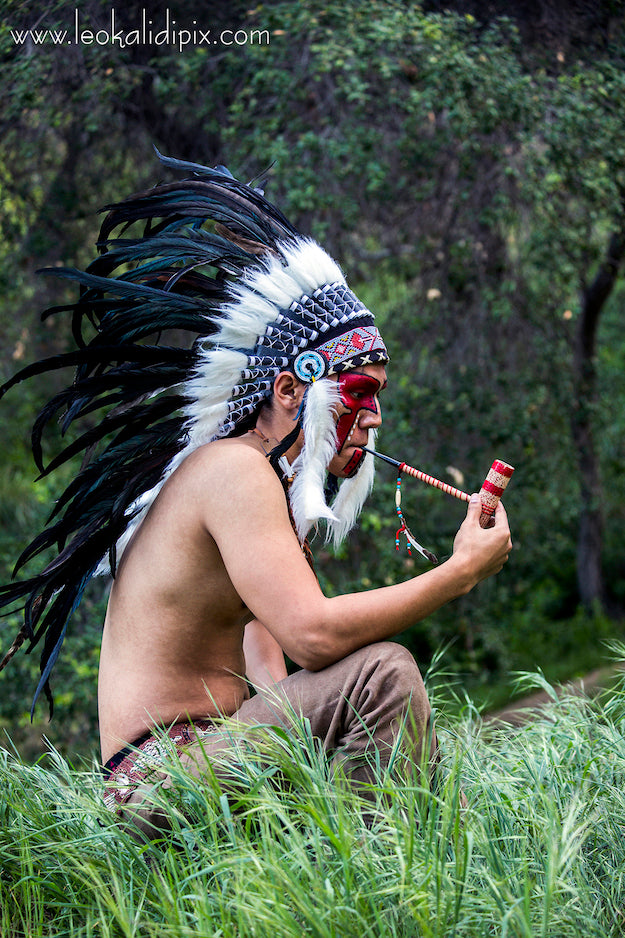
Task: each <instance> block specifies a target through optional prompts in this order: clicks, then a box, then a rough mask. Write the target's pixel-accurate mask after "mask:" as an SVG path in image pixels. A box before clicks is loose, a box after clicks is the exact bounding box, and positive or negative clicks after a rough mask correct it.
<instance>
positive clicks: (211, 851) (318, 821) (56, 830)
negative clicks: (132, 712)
mask: <svg viewBox="0 0 625 938" xmlns="http://www.w3.org/2000/svg"><path fill="white" fill-rule="evenodd" d="M525 683H526V684H527V685H529V684H532V685H536V684H539V685H541V686H543V687H544V689H547V691H548V693H550V695H551V698H552V699H551V701H550V703H549V704H548V706H547V707H546V708H545V709H544V711H543V712H542V713H541V714H540V715H534V716H533V717H532V718H531V719H529V720H528V721H527V722H526V723H525V724H524V725H523V726H522V727H521V728H518V729H511V728H510V727H509V726H508V727H506V726H502V725H489V724H485V723H483V722H482V720H481V718H480V716H479V714H478V713H477V712H476V711H475V709H474V708H473V707H472V705H471V704H470V703H467V705H466V706H465V708H464V712H463V713H462V715H461V717H460V718H454V720H453V722H450V723H449V725H447V726H441V724H442V723H444V719H441V720H439V737H440V747H441V753H442V764H441V768H440V781H439V786H438V788H437V790H436V791H433V792H430V791H425V790H423V789H422V788H421V787H420V786H419V785H418V784H417V783H416V782H415V781H414V780H411V779H408V780H406V779H405V778H404V779H398V778H396V777H393V774H392V773H383V772H380V773H379V778H378V780H377V784H376V786H375V790H374V792H373V795H374V801H373V805H372V806H371V805H370V806H368V807H366V810H365V812H364V813H365V815H367V817H366V822H365V819H364V818H363V810H362V809H363V807H364V804H363V802H362V801H361V800H360V799H359V798H358V796H357V795H355V794H354V793H353V792H351V791H350V789H349V786H348V785H346V784H345V783H344V782H341V780H340V779H336V778H334V777H333V776H332V774H331V772H330V770H329V768H328V766H327V764H326V761H325V759H324V757H323V755H322V754H321V753H320V752H319V750H318V747H317V746H316V745H315V742H314V740H312V739H311V738H310V734H309V733H308V728H307V726H306V723H305V722H303V723H302V724H301V726H300V727H299V728H298V731H297V732H292V733H286V732H282V731H277V732H276V733H275V734H274V735H273V736H272V738H271V739H270V740H269V741H268V742H266V743H265V744H264V751H263V752H260V751H259V750H253V749H250V751H249V753H248V758H247V759H246V762H245V768H244V769H242V770H241V771H242V772H244V775H245V777H244V778H243V779H242V781H244V783H245V784H244V787H243V789H242V791H241V794H240V795H238V796H237V797H236V798H231V799H230V801H228V800H227V799H226V798H225V797H220V794H219V791H218V789H216V788H215V787H214V786H211V785H208V786H207V787H206V788H203V789H202V788H198V786H197V784H196V783H195V782H194V781H193V779H191V778H190V777H188V776H185V775H184V773H182V772H180V771H179V773H178V786H177V789H178V790H177V794H176V795H175V796H173V795H172V796H171V797H170V799H169V801H168V810H169V811H170V814H171V818H172V826H173V831H172V834H171V835H170V836H169V837H168V838H167V841H166V842H165V843H164V844H162V845H160V846H154V845H150V846H141V845H139V844H137V843H136V842H135V841H134V840H133V839H132V837H131V836H130V835H129V834H128V833H127V832H126V831H124V830H122V829H120V828H119V827H118V826H117V824H116V823H115V821H114V820H113V819H112V818H111V816H110V815H109V814H108V813H107V812H106V810H105V809H104V808H103V807H102V805H101V803H100V794H101V779H100V778H99V776H98V773H97V769H96V768H95V767H94V768H93V769H92V768H90V767H87V768H82V769H75V768H71V767H70V766H69V765H68V763H67V762H66V761H65V760H64V759H63V758H61V757H60V756H59V755H58V754H57V753H55V752H54V751H52V752H51V753H50V755H49V756H47V757H46V758H45V760H43V761H41V762H40V763H39V764H38V765H35V766H30V765H26V764H24V763H23V762H22V761H21V760H20V759H19V758H18V757H17V755H15V754H14V755H11V754H8V753H6V752H5V753H0V759H1V762H0V779H1V792H0V934H2V936H3V938H18V936H20V938H21V936H29V938H30V936H54V938H59V936H65V935H68V936H70V935H71V936H94V938H95V936H98V938H100V936H101V938H113V936H115V938H117V936H128V938H130V936H133V938H134V936H136V938H174V936H175V938H179V936H180V938H183V936H184V938H186V936H194V938H197V936H211V938H212V936H232V938H234V936H236V938H245V936H254V938H264V936H267V938H282V936H289V938H291V936H293V938H295V936H297V938H300V936H302V935H313V936H318V938H334V936H336V938H346V936H358V938H365V936H368V938H369V936H370V938H379V936H406V938H408V936H415V938H416V936H424V938H430V936H432V938H433V936H441V938H442V936H445V938H449V936H458V938H460V936H462V938H464V936H492V935H499V936H502V938H503V936H523V938H530V936H531V938H536V936H549V938H566V936H580V938H582V936H583V938H593V936H596V938H599V936H601V938H606V936H615V938H616V936H621V935H623V933H624V932H625V784H624V783H625V686H623V684H621V685H619V686H617V687H616V688H615V689H613V690H612V693H611V695H610V697H609V698H607V697H606V698H605V699H603V700H599V701H590V700H589V699H587V698H585V697H583V696H574V695H564V696H563V697H561V698H558V697H557V696H556V695H555V693H554V692H553V691H552V690H551V688H549V686H548V685H546V684H545V683H544V681H543V680H542V678H540V676H534V677H531V678H530V677H527V676H526V677H525ZM461 791H462V792H464V794H465V796H466V800H467V806H466V807H463V806H462V798H461V794H460V793H461Z"/></svg>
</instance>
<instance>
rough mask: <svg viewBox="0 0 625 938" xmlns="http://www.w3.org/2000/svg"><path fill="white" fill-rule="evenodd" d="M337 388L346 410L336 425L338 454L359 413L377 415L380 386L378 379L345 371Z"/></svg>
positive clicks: (339, 379)
mask: <svg viewBox="0 0 625 938" xmlns="http://www.w3.org/2000/svg"><path fill="white" fill-rule="evenodd" d="M338 387H339V396H340V398H341V403H342V404H343V406H344V407H347V409H348V410H347V413H346V414H341V416H340V417H339V419H338V420H337V423H336V438H337V446H336V451H337V453H340V452H341V450H342V449H343V447H344V446H345V443H346V442H347V438H348V436H349V434H350V432H351V430H352V429H353V427H354V424H355V423H356V419H357V417H358V414H359V412H360V411H361V410H368V411H371V413H373V414H377V413H378V401H377V394H378V393H379V391H380V387H381V385H380V382H379V381H378V379H377V378H372V377H371V375H365V374H361V373H359V372H357V371H346V372H344V373H343V374H341V375H339V378H338ZM359 461H360V460H359Z"/></svg>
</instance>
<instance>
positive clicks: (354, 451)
mask: <svg viewBox="0 0 625 938" xmlns="http://www.w3.org/2000/svg"><path fill="white" fill-rule="evenodd" d="M350 450H351V452H350V451H349V450H348V451H347V452H345V453H341V454H340V455H338V456H335V457H334V459H333V460H332V462H331V463H330V466H329V470H330V472H331V473H332V474H333V475H335V476H338V477H339V479H351V478H352V476H355V475H356V473H357V472H358V470H359V469H360V467H361V466H362V464H363V461H364V458H365V456H366V455H367V454H366V453H365V452H364V450H362V449H360V447H358V446H354V447H350Z"/></svg>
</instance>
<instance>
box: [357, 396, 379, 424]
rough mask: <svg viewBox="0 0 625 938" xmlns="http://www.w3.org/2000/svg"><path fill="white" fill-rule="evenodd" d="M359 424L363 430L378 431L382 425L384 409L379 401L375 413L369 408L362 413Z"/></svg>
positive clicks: (376, 403)
mask: <svg viewBox="0 0 625 938" xmlns="http://www.w3.org/2000/svg"><path fill="white" fill-rule="evenodd" d="M358 423H359V425H360V426H361V427H362V428H363V430H377V428H378V427H379V426H380V425H381V423H382V408H381V407H380V404H379V402H378V401H376V402H375V411H373V410H369V409H368V408H367V410H361V411H360V414H359V417H358Z"/></svg>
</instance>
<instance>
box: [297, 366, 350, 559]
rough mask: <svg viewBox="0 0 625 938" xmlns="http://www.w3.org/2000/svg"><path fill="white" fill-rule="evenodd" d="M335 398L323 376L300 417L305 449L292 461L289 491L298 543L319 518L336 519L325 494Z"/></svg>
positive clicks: (333, 448) (333, 446)
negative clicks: (293, 475)
mask: <svg viewBox="0 0 625 938" xmlns="http://www.w3.org/2000/svg"><path fill="white" fill-rule="evenodd" d="M338 401H339V395H338V390H337V387H336V383H335V382H334V381H329V380H328V379H327V378H322V379H321V380H320V381H315V382H314V383H313V384H311V385H310V386H309V387H308V390H307V393H306V401H305V405H304V414H303V419H302V428H303V430H304V448H303V449H302V451H301V453H300V454H299V456H298V457H297V459H296V460H295V461H294V463H293V466H292V469H293V472H294V473H295V479H294V481H293V484H292V485H291V488H290V490H289V502H290V504H291V512H292V514H293V521H294V522H295V530H296V531H297V535H298V537H299V539H300V542H301V543H303V542H304V539H305V537H306V535H307V534H308V532H309V531H310V529H311V528H312V527H313V526H316V525H317V524H318V522H319V519H320V518H325V519H326V520H328V521H332V520H334V521H338V518H336V517H335V515H333V513H332V511H331V510H330V508H328V505H327V504H326V499H325V494H324V488H325V484H326V474H327V471H328V466H329V465H330V463H331V461H332V459H333V457H334V456H335V455H336V414H335V407H336V405H337V403H338Z"/></svg>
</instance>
